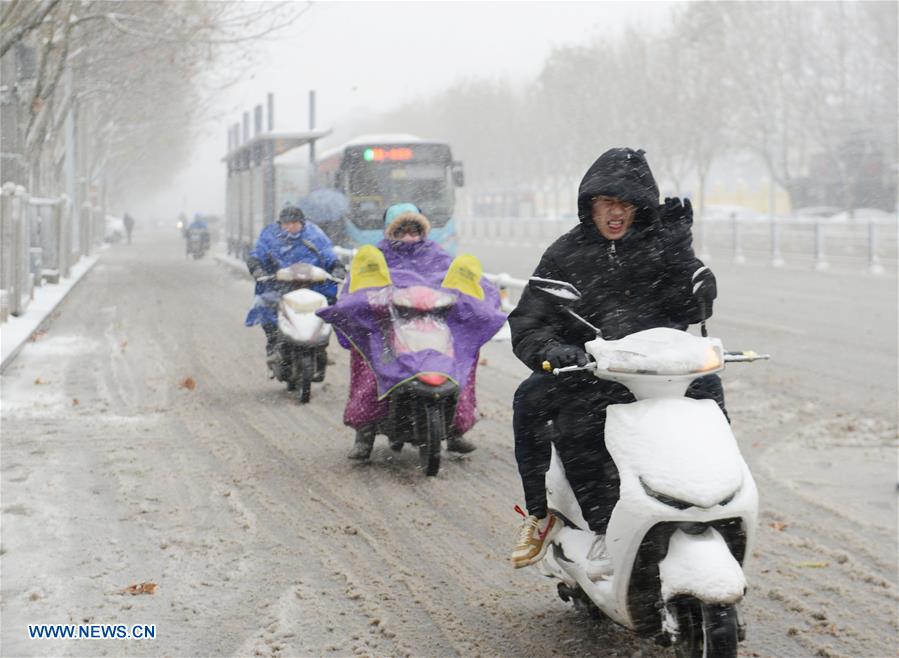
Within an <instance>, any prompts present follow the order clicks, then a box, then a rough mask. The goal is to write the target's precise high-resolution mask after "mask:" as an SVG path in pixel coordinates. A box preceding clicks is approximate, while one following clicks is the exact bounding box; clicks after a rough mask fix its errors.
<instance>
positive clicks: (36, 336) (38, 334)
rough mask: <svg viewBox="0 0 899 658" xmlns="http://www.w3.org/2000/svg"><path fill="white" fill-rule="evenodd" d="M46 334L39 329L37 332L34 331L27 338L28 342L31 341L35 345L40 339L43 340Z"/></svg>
mask: <svg viewBox="0 0 899 658" xmlns="http://www.w3.org/2000/svg"><path fill="white" fill-rule="evenodd" d="M46 333H47V332H46V331H42V330H40V329H39V330H37V331H35V332H34V333H33V334H31V336H30V337H29V340H31V342H32V343H36V342H37V341H39V340H40V339H41V338H43V337H44V336H45V335H46Z"/></svg>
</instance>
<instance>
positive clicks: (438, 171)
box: [350, 162, 455, 229]
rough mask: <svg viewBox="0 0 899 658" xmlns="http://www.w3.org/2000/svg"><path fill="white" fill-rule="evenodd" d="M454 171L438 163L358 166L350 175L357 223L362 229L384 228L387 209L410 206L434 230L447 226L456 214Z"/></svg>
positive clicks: (363, 164)
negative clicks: (454, 205) (419, 209)
mask: <svg viewBox="0 0 899 658" xmlns="http://www.w3.org/2000/svg"><path fill="white" fill-rule="evenodd" d="M454 192H455V190H454V188H453V180H452V171H451V170H450V167H448V166H444V165H441V164H437V163H434V162H421V163H419V162H396V163H392V162H391V163H388V162H355V163H354V164H353V168H352V169H351V172H350V201H351V203H352V206H353V211H352V217H353V223H354V224H356V226H358V227H359V228H361V229H376V228H381V227H382V224H383V219H382V217H383V213H384V209H385V208H387V207H388V206H390V205H392V204H394V203H403V202H410V203H414V204H415V205H417V206H418V207H419V208H421V211H422V212H423V213H424V214H425V215H426V216H427V217H428V219H429V220H430V222H431V224H432V225H433V226H443V225H444V224H446V222H448V221H449V219H450V217H452V213H453V195H454Z"/></svg>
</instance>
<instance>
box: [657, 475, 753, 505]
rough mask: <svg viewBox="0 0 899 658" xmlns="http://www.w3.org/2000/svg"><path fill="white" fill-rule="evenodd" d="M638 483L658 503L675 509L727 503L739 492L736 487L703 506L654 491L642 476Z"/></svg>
mask: <svg viewBox="0 0 899 658" xmlns="http://www.w3.org/2000/svg"><path fill="white" fill-rule="evenodd" d="M640 485H641V486H642V487H643V491H645V492H646V495H647V496H650V497H652V498H655V499H656V500H657V501H659V502H660V503H665V504H666V505H668V506H670V507H674V508H675V509H690V508H691V507H699V508H701V509H710V508H711V507H715V506H716V505H727V504H728V503H729V502H730V501H732V500H733V499H734V498H735V497H736V495H737V493H739V491H740V490H739V489H736V490H735V491H734V492H733V493H731V494H729V495H728V496H726V497H725V498H722V499H721V500H719V501H718V502H717V503H715V505H710V506H709V507H704V506H703V505H697V504H696V503H690V502H687V501H686V500H681V499H680V498H675V497H674V496H669V495H668V494H663V493H661V492H658V491H656V490H655V489H653V488H652V487H650V486H649V485H648V484H646V481H645V480H644V479H643V478H640Z"/></svg>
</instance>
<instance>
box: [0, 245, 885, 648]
mask: <svg viewBox="0 0 899 658" xmlns="http://www.w3.org/2000/svg"><path fill="white" fill-rule="evenodd" d="M145 239H146V240H147V241H148V242H145V243H143V244H141V243H136V244H134V245H133V246H130V247H129V246H126V245H120V246H117V247H115V248H113V249H112V250H110V251H108V252H106V253H105V254H104V255H103V256H102V257H101V261H100V263H99V264H98V265H97V266H96V267H95V268H94V270H93V271H92V272H91V273H90V274H89V275H88V276H87V277H86V278H85V280H84V281H83V282H82V283H81V284H80V285H79V286H78V288H76V289H75V290H74V291H73V292H72V294H71V295H70V297H69V298H68V299H67V300H66V301H65V302H64V303H63V304H62V305H61V306H60V308H59V309H58V311H59V313H60V315H59V317H57V318H56V319H55V320H54V322H53V324H52V325H51V326H50V328H49V331H48V332H47V334H46V335H44V336H43V337H42V338H40V339H39V340H38V341H37V342H34V343H29V344H28V345H26V347H25V348H24V349H23V351H22V353H21V354H20V355H19V356H18V357H17V358H16V360H15V361H14V362H13V363H12V365H11V366H10V367H9V368H8V369H7V371H6V373H5V374H4V376H3V377H2V423H3V424H2V443H0V511H2V516H0V521H2V546H0V577H2V584H0V594H2V601H0V613H2V622H3V623H2V629H0V655H3V656H13V655H15V656H19V655H21V656H56V655H61V656H62V655H66V656H76V655H77V656H88V655H124V654H129V655H147V656H169V655H171V656H187V655H221V654H228V655H264V656H295V655H301V656H307V655H311V656H321V655H335V656H345V655H391V656H393V655H398V656H403V655H405V656H450V655H462V656H473V655H486V656H548V655H568V656H587V655H597V656H632V655H643V656H663V655H669V654H668V653H666V652H665V651H662V650H660V649H657V648H655V647H654V646H653V645H651V644H650V643H645V642H638V641H637V640H635V639H634V638H633V637H631V635H630V634H629V633H627V632H626V631H624V630H621V629H619V628H617V627H615V626H613V625H612V624H611V623H608V622H596V621H593V620H591V619H590V618H588V617H586V616H583V615H580V614H578V613H576V612H574V611H573V610H572V609H571V608H570V606H569V605H568V604H564V603H563V602H562V601H560V600H559V599H558V598H557V597H556V595H555V592H554V586H553V585H552V584H550V583H548V582H546V581H545V580H543V579H541V578H540V577H539V576H538V574H536V573H535V572H533V571H532V570H521V571H514V570H512V569H511V568H510V567H509V566H508V565H507V562H506V558H507V554H508V552H509V550H510V549H511V546H512V544H513V543H514V540H515V536H516V535H515V533H516V530H517V521H518V517H517V516H516V515H515V514H514V513H513V512H512V509H511V508H512V506H513V505H514V504H515V503H517V502H520V500H519V483H518V478H517V475H516V471H515V462H514V457H513V455H512V436H511V429H510V424H511V423H510V421H511V409H510V402H511V397H512V393H513V391H514V389H515V387H516V385H517V384H518V382H519V381H520V380H521V378H522V377H523V376H524V375H525V372H524V368H523V366H521V365H520V364H519V363H518V362H517V361H516V360H515V358H514V357H513V356H512V355H511V352H510V349H509V346H508V344H504V343H492V344H490V345H488V346H487V347H486V348H485V351H484V356H486V358H487V364H486V365H485V366H483V367H482V370H481V374H480V375H479V382H478V383H479V398H480V403H481V404H480V406H481V411H482V414H483V419H482V421H481V422H480V423H479V424H478V425H477V427H476V428H475V430H474V431H473V432H472V437H473V439H474V440H476V441H477V442H478V444H479V446H480V448H479V450H478V451H476V452H475V453H473V454H471V455H470V456H465V457H447V458H446V459H445V460H444V464H443V467H442V468H441V471H440V474H439V476H438V477H436V478H430V479H428V478H424V477H422V476H420V475H419V474H418V473H417V471H416V468H415V464H416V461H417V460H416V459H415V456H414V455H413V454H412V453H411V451H408V450H407V451H406V452H404V453H403V454H402V455H400V456H399V457H394V456H393V453H391V452H390V451H389V450H388V449H387V448H386V445H383V444H382V442H383V439H381V440H379V443H378V444H377V446H376V449H375V453H374V456H373V460H372V462H371V463H370V464H367V465H358V464H354V463H351V462H349V461H347V460H346V459H345V458H344V454H345V452H346V450H347V449H348V448H349V446H350V444H351V442H352V434H351V433H350V431H349V430H348V429H346V428H344V427H343V426H342V425H341V422H340V418H341V414H342V408H343V404H344V402H345V395H346V388H347V371H348V365H347V362H348V360H347V358H346V354H345V353H344V352H343V351H342V350H340V349H339V348H338V347H337V346H336V345H334V346H332V348H331V350H330V353H331V355H332V357H333V359H334V360H335V362H336V363H335V364H334V365H333V366H332V367H331V368H330V369H329V372H328V377H327V381H326V382H325V383H324V384H322V385H316V386H315V387H314V388H313V399H312V402H311V403H310V404H309V405H308V406H305V407H300V406H298V405H296V404H295V403H294V402H293V401H292V400H291V399H290V398H289V397H288V395H287V394H286V391H285V390H284V388H283V385H279V384H277V383H275V382H272V381H269V380H268V379H267V378H266V374H265V368H264V364H263V349H262V332H261V331H259V330H258V329H245V328H244V327H243V326H242V321H243V316H244V314H245V312H246V308H247V306H248V305H249V303H250V298H251V288H250V283H249V282H248V281H247V280H246V279H245V278H242V277H239V276H236V275H234V274H233V273H231V272H230V271H229V270H228V269H226V268H224V267H222V266H220V265H216V264H214V263H213V262H212V260H211V259H209V258H207V259H204V260H203V261H200V262H194V261H186V260H185V259H184V256H183V250H182V248H181V243H180V241H179V240H178V238H177V236H164V237H157V238H150V237H147V238H145ZM481 255H482V257H483V258H484V259H485V265H486V267H485V269H487V270H488V271H499V270H506V271H510V272H511V273H513V274H517V275H525V274H527V273H528V272H527V271H528V270H529V269H530V268H531V267H532V265H533V263H535V262H536V259H537V256H538V254H534V253H532V252H527V253H522V252H515V251H514V250H506V251H503V250H497V249H491V250H490V252H489V253H485V254H481ZM713 265H714V266H715V269H716V271H717V272H718V275H719V282H720V288H721V291H722V300H721V302H720V303H719V304H718V305H717V308H716V312H717V313H716V314H717V316H718V318H719V319H717V320H716V321H715V322H714V323H713V324H712V325H711V329H712V331H713V333H716V334H718V335H721V336H722V337H723V338H724V340H725V345H727V346H729V347H731V348H755V349H758V350H759V351H767V352H771V353H772V354H773V355H774V357H775V358H774V360H773V361H771V362H769V363H757V364H752V365H742V366H740V365H734V366H731V367H729V368H728V371H727V373H726V376H725V382H726V384H725V385H726V390H727V394H728V406H729V409H730V412H731V416H732V418H733V422H734V429H735V431H736V432H737V434H738V437H739V439H740V441H741V446H742V448H743V450H744V453H745V454H746V456H747V458H748V459H749V461H750V465H751V467H752V468H753V470H754V472H755V475H756V478H757V481H758V486H759V491H760V494H761V497H762V501H761V505H762V511H761V521H762V523H761V532H760V537H759V542H758V548H757V551H756V554H755V556H754V560H753V562H752V563H751V566H750V568H749V574H748V575H749V580H750V593H749V596H748V599H747V602H746V605H745V614H746V618H747V622H748V625H749V636H748V641H747V642H746V643H745V644H744V645H743V647H742V649H741V655H746V656H778V657H782V656H870V657H875V656H876V657H880V656H893V655H895V654H896V651H897V641H896V637H897V620H896V609H897V577H896V555H897V551H896V465H897V464H896V416H895V411H896V408H895V407H896V324H895V323H896V282H895V280H894V279H891V278H873V277H865V276H850V275H837V274H814V273H805V272H792V271H774V270H768V269H766V268H759V269H752V268H748V267H747V268H739V269H738V268H734V267H728V266H725V265H723V264H720V265H719V264H717V263H713ZM516 267H517V269H516ZM188 377H190V378H192V380H193V381H194V382H195V384H196V385H195V387H193V388H191V387H185V386H184V385H183V384H184V382H185V379H186V378H188ZM140 582H153V583H156V584H158V589H156V591H155V593H154V594H152V595H138V596H131V595H128V594H122V593H121V592H122V589H123V588H125V587H127V586H128V585H130V584H133V583H140ZM37 622H45V623H84V622H86V623H125V624H132V623H147V624H156V625H157V629H158V630H157V633H158V636H157V639H156V640H155V641H137V640H127V641H120V640H107V641H101V640H79V641H71V640H29V639H27V637H26V626H27V624H29V623H37Z"/></svg>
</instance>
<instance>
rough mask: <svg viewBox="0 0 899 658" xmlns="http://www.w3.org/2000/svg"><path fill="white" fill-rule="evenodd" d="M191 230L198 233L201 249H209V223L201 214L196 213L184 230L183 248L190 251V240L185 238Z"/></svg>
mask: <svg viewBox="0 0 899 658" xmlns="http://www.w3.org/2000/svg"><path fill="white" fill-rule="evenodd" d="M191 231H196V232H197V233H199V234H200V242H201V244H202V246H201V249H202V250H203V251H204V252H205V251H206V250H208V249H209V224H208V223H207V222H206V220H205V219H203V215H201V214H200V213H197V214H196V215H194V219H193V221H192V222H191V223H190V224H189V225H188V226H187V228H186V229H185V231H184V238H185V248H186V249H187V250H188V253H189V252H190V240H188V239H187V238H189V237H190V233H191Z"/></svg>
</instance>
